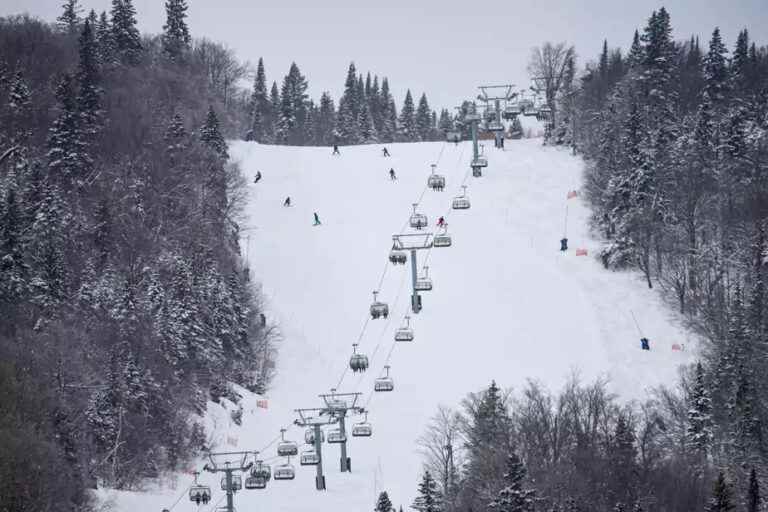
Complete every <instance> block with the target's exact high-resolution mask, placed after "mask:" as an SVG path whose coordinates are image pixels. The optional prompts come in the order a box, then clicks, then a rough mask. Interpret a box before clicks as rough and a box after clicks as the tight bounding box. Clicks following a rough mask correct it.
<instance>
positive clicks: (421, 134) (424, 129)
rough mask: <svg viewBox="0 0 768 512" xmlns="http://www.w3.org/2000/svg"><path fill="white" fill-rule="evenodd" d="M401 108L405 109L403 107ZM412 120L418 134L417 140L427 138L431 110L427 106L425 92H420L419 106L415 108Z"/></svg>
mask: <svg viewBox="0 0 768 512" xmlns="http://www.w3.org/2000/svg"><path fill="white" fill-rule="evenodd" d="M403 110H405V108H403ZM414 121H415V124H416V133H417V136H418V139H417V140H429V139H430V133H431V132H432V111H431V110H430V108H429V103H428V102H427V95H426V94H422V95H421V98H420V99H419V106H418V108H417V109H416V115H415V117H414Z"/></svg>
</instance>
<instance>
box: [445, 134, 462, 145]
mask: <svg viewBox="0 0 768 512" xmlns="http://www.w3.org/2000/svg"><path fill="white" fill-rule="evenodd" d="M445 141H446V142H454V143H457V142H461V132H446V134H445Z"/></svg>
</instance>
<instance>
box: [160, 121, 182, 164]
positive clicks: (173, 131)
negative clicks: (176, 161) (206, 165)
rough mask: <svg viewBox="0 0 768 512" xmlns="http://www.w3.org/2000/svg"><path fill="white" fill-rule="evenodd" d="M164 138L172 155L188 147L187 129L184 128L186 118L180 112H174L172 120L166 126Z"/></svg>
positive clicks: (167, 149)
mask: <svg viewBox="0 0 768 512" xmlns="http://www.w3.org/2000/svg"><path fill="white" fill-rule="evenodd" d="M163 140H164V141H165V143H166V144H167V145H166V151H168V152H169V153H170V154H171V156H172V157H173V156H174V155H176V154H178V153H179V152H181V151H183V150H184V149H185V148H186V147H187V130H186V128H184V118H183V117H181V114H179V113H178V112H176V113H174V114H173V117H172V118H171V122H170V123H168V126H167V127H166V128H165V135H164V136H163Z"/></svg>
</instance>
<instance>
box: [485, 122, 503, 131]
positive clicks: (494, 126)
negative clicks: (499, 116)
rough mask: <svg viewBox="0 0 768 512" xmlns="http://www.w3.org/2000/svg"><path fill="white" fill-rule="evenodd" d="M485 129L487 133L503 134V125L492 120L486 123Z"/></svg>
mask: <svg viewBox="0 0 768 512" xmlns="http://www.w3.org/2000/svg"><path fill="white" fill-rule="evenodd" d="M485 129H486V130H488V131H489V132H503V131H504V125H503V124H501V123H500V122H498V121H496V120H493V121H489V122H488V124H487V126H486V128H485Z"/></svg>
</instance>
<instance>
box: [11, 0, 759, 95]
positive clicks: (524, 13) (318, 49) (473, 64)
mask: <svg viewBox="0 0 768 512" xmlns="http://www.w3.org/2000/svg"><path fill="white" fill-rule="evenodd" d="M80 2H81V5H82V6H83V7H85V8H87V9H91V8H93V9H96V11H97V12H98V11H101V10H104V9H106V10H108V9H109V6H110V4H111V0H80ZM62 3H63V0H0V15H7V14H16V13H21V12H28V13H30V14H33V15H35V16H39V17H41V18H43V19H46V20H54V19H55V18H56V16H58V14H59V12H60V10H61V4H62ZM188 3H189V6H190V7H189V18H188V21H189V25H190V29H191V31H192V34H193V36H195V37H202V36H204V37H207V38H210V39H214V40H218V41H222V42H225V43H226V44H227V45H229V46H230V47H232V48H234V49H235V50H236V52H237V54H238V56H239V57H240V58H241V59H242V60H249V61H251V62H253V63H254V64H255V63H256V62H257V61H258V58H259V57H263V58H264V62H265V65H266V70H267V78H268V79H269V80H270V81H272V80H278V83H279V81H280V80H281V79H282V77H283V76H284V75H285V74H286V73H287V71H288V67H289V66H290V63H291V62H292V61H295V62H296V63H297V64H298V65H299V68H300V69H301V71H302V72H303V73H304V74H305V75H306V76H307V78H308V79H309V86H310V94H311V95H312V96H313V97H314V98H317V97H319V95H320V93H321V92H322V91H324V90H328V91H330V92H331V94H332V95H333V97H334V99H338V96H339V94H340V91H341V89H342V87H343V82H344V77H345V74H346V70H347V66H348V64H349V62H350V61H354V62H355V64H356V66H357V68H358V70H359V71H363V72H366V71H369V70H370V71H371V72H372V73H376V74H378V75H380V76H383V75H385V76H388V77H389V80H390V85H391V86H392V89H393V92H394V93H395V95H396V98H397V103H398V108H399V106H400V103H401V101H402V97H403V95H404V93H405V89H406V88H410V89H411V91H412V92H413V93H414V94H415V95H420V94H421V93H422V92H423V91H426V92H427V96H428V98H429V100H430V104H431V105H432V107H433V108H440V107H452V106H454V105H457V104H458V103H459V102H460V101H461V100H462V99H466V98H469V97H472V96H475V95H476V94H477V86H478V85H480V84H488V83H491V84H499V83H514V84H517V85H518V86H520V87H521V88H522V87H527V86H528V75H527V72H526V63H527V61H528V56H529V54H530V51H531V48H532V47H534V46H536V45H538V44H540V43H541V42H542V41H546V40H549V41H567V42H569V43H571V44H573V45H575V46H576V52H577V54H578V55H579V65H580V66H583V64H584V62H586V61H589V60H593V59H594V58H595V56H596V55H597V53H598V52H599V50H600V47H601V45H602V40H603V39H604V38H607V39H608V42H609V44H610V45H611V46H621V47H624V48H626V47H627V46H628V45H629V43H630V42H631V38H632V34H633V31H634V30H635V28H642V26H643V25H644V24H645V21H646V20H647V18H648V16H649V15H650V13H651V11H653V10H654V9H657V8H659V7H661V6H662V5H664V6H666V8H667V10H669V12H670V15H671V17H672V26H673V28H674V37H675V38H676V39H684V38H688V37H690V36H691V35H692V34H693V35H700V36H701V38H702V40H703V41H706V40H708V39H709V35H710V34H711V32H712V29H713V28H714V27H715V26H719V27H720V29H721V31H722V33H723V36H724V38H725V42H726V44H727V45H728V48H729V49H732V48H733V43H734V41H735V38H736V34H737V33H738V31H739V30H740V29H741V28H743V27H747V28H748V29H749V30H750V33H751V34H752V35H753V36H755V37H756V38H757V42H758V43H759V44H766V43H767V42H768V41H766V38H765V37H764V35H765V27H768V0H730V1H727V2H726V1H723V2H715V1H714V0H668V1H666V2H657V1H652V0H581V1H579V0H504V1H501V0H485V1H482V2H458V1H455V0H443V1H439V0H377V1H376V2H370V1H366V0H356V1H355V0H282V1H275V0H189V1H188ZM134 5H135V7H136V9H137V11H138V20H139V26H140V29H141V30H142V31H143V32H155V33H157V32H160V31H161V30H162V25H163V23H164V20H165V11H164V1H163V0H134Z"/></svg>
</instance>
